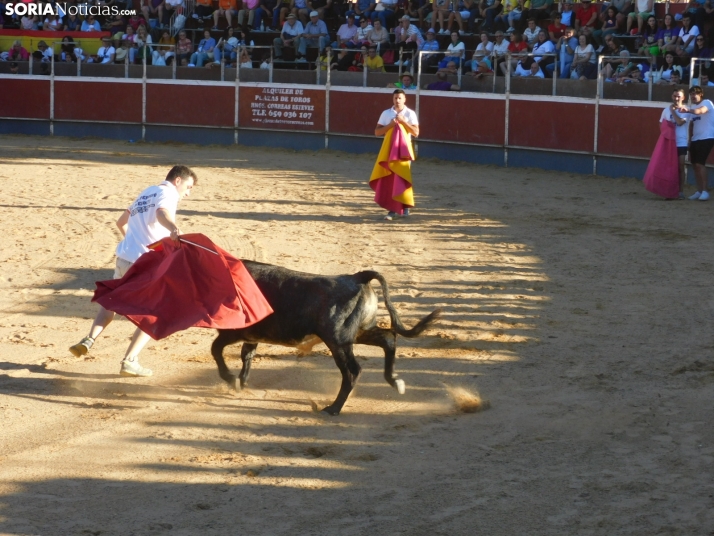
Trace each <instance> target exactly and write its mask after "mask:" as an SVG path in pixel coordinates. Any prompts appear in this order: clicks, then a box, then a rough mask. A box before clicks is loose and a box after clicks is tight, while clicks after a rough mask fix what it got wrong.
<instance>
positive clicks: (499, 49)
mask: <svg viewBox="0 0 714 536" xmlns="http://www.w3.org/2000/svg"><path fill="white" fill-rule="evenodd" d="M493 50H495V51H496V56H504V55H505V54H506V52H508V41H506V40H505V39H504V40H503V41H501V44H500V45H499V44H498V41H496V42H495V43H494V44H493Z"/></svg>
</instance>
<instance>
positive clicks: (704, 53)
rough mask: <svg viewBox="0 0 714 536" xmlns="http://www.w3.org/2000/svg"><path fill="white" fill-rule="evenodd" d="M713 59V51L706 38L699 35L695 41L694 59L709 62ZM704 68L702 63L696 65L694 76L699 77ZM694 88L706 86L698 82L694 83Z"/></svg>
mask: <svg viewBox="0 0 714 536" xmlns="http://www.w3.org/2000/svg"><path fill="white" fill-rule="evenodd" d="M711 57H712V50H711V49H710V48H709V44H708V43H707V40H706V37H704V36H703V35H698V36H697V37H696V39H695V40H694V50H693V51H692V58H703V59H705V60H709V59H710V58H711ZM701 68H702V64H701V62H695V63H694V76H699V71H700V69H701ZM692 85H693V86H705V85H706V84H698V83H697V82H694V81H693V82H692Z"/></svg>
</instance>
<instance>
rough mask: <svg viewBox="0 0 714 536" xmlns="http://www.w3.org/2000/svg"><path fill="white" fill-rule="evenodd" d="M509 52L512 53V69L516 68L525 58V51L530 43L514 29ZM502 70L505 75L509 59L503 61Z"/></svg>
mask: <svg viewBox="0 0 714 536" xmlns="http://www.w3.org/2000/svg"><path fill="white" fill-rule="evenodd" d="M508 52H510V53H511V70H513V69H515V68H516V65H518V62H519V61H520V60H521V59H522V58H525V56H523V53H524V52H526V53H527V52H528V43H526V42H525V41H524V40H523V36H522V35H521V34H520V32H518V31H515V30H514V31H513V33H512V34H511V42H510V43H509V45H508ZM501 72H502V73H503V76H506V74H507V73H508V59H506V60H505V61H504V62H502V63H501Z"/></svg>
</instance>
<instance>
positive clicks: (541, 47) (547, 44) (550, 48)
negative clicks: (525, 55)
mask: <svg viewBox="0 0 714 536" xmlns="http://www.w3.org/2000/svg"><path fill="white" fill-rule="evenodd" d="M533 52H534V53H535V52H540V53H542V54H552V53H553V52H555V45H554V44H553V42H552V41H544V42H542V43H536V44H535V45H533ZM533 59H534V60H535V61H540V60H542V59H543V56H536V57H534V58H533Z"/></svg>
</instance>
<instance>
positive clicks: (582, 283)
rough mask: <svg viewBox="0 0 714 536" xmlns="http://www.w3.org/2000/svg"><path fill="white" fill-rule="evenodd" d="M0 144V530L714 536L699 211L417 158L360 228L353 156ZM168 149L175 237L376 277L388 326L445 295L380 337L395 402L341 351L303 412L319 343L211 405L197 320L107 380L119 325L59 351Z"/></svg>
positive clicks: (705, 227)
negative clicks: (349, 379) (383, 283)
mask: <svg viewBox="0 0 714 536" xmlns="http://www.w3.org/2000/svg"><path fill="white" fill-rule="evenodd" d="M0 159H1V161H2V164H3V165H2V168H0V178H1V179H2V184H3V194H4V195H3V200H2V201H1V202H0V203H2V205H3V206H2V216H0V236H2V248H0V351H1V352H2V353H1V357H0V418H1V419H2V431H0V534H12V535H29V534H41V535H43V536H44V535H86V534H93V535H98V534H101V535H103V536H105V535H118V536H124V535H128V534H133V535H137V536H139V535H154V534H170V535H196V534H201V535H226V534H290V535H302V534H329V535H333V534H341V535H342V534H344V535H363V534H409V535H414V534H418V535H422V534H423V535H432V534H444V535H453V534H492V535H504V536H510V535H516V534H519V535H520V534H524V535H525V534H527V535H541V534H542V535H561V534H562V535H573V534H578V535H581V534H582V535H589V534H603V535H605V534H606V535H612V534H625V535H630V534H632V535H634V534H636V535H654V534H667V535H675V534H681V535H695V534H697V535H698V534H712V533H714V509H713V506H714V498H712V496H713V495H714V481H713V479H712V463H713V462H714V443H713V440H714V431H713V430H712V426H711V425H712V417H711V405H712V399H713V398H714V359H712V349H713V348H714V342H713V341H712V334H711V324H710V317H711V315H712V312H713V311H714V300H713V299H712V297H711V294H712V292H711V289H710V287H711V273H712V270H713V269H714V246H712V245H711V240H710V239H709V233H710V229H711V225H712V220H713V218H712V214H713V212H712V211H713V210H714V207H712V206H711V203H700V202H664V201H660V200H658V199H655V198H654V197H653V196H651V195H649V194H648V193H647V192H645V191H644V189H643V188H642V186H641V184H640V183H638V182H637V181H634V180H629V179H622V180H610V179H604V178H592V177H584V176H575V175H572V176H571V175H568V174H562V173H560V174H559V173H545V172H539V171H534V170H505V169H497V168H491V167H478V166H470V165H457V164H447V163H436V162H427V161H417V163H416V164H415V166H414V173H415V183H416V193H417V209H416V210H415V211H414V212H415V215H414V216H413V217H412V218H410V219H409V220H400V221H396V222H393V223H387V222H384V221H382V220H381V219H380V218H381V216H382V212H381V210H380V209H378V207H376V205H374V204H373V203H372V202H371V190H369V187H368V186H367V182H366V179H367V177H368V176H369V172H370V170H371V167H372V164H373V162H372V159H371V158H370V157H367V156H354V155H346V154H339V153H296V152H291V151H279V150H267V149H255V148H251V149H246V148H223V147H221V148H218V147H209V148H200V147H193V146H184V145H169V144H166V145H142V144H138V145H137V144H129V143H122V142H104V141H95V140H69V139H64V138H54V139H48V138H33V137H9V136H0ZM177 162H180V163H185V164H188V165H190V166H192V167H194V169H195V170H196V171H197V172H198V174H199V184H198V186H197V187H196V188H195V189H194V195H192V197H191V198H190V199H188V200H187V201H185V202H184V203H183V204H182V205H181V207H180V211H179V222H180V226H181V229H182V231H183V232H203V233H205V234H207V235H208V236H210V237H211V238H213V239H214V240H215V241H216V242H217V243H218V244H219V245H221V246H222V247H224V248H225V249H227V250H228V251H231V252H232V253H234V254H236V255H238V256H241V257H243V258H250V259H257V260H261V261H266V262H271V263H275V264H280V265H284V266H287V267H290V268H294V269H298V270H303V271H308V272H316V273H324V274H336V273H348V272H354V271H358V270H362V269H377V270H380V271H381V272H382V273H384V275H385V276H386V277H387V278H388V280H389V281H390V284H391V287H392V289H393V298H394V301H395V303H396V305H397V307H398V309H399V311H400V312H401V314H402V318H403V320H404V321H405V323H407V324H413V323H414V322H415V321H416V320H417V319H418V318H420V317H421V316H423V315H424V314H426V313H427V312H428V311H430V310H432V309H433V308H435V307H437V306H442V307H444V308H445V310H446V314H445V316H444V318H443V321H442V322H441V323H440V324H439V325H438V326H437V328H436V329H433V330H431V331H429V332H427V334H426V335H425V336H423V337H421V338H420V339H418V340H415V341H404V340H400V347H399V350H398V356H399V357H400V359H399V360H398V361H397V368H398V371H399V373H400V375H401V377H402V378H403V379H404V380H405V381H406V384H407V392H406V394H405V395H404V396H399V395H398V394H397V393H396V391H394V390H392V389H391V388H390V387H389V386H388V385H387V384H386V383H385V382H384V380H383V379H382V365H383V359H382V358H381V357H380V355H379V352H378V351H376V350H374V349H371V348H368V347H362V346H358V347H357V349H356V353H357V354H358V355H359V356H360V363H361V364H362V366H363V367H364V370H365V372H364V374H363V375H362V378H361V380H360V384H359V386H358V387H357V389H356V391H355V393H354V394H353V395H352V397H351V398H350V400H349V401H348V402H347V405H346V406H345V409H344V411H343V413H342V415H340V416H339V417H337V418H330V417H327V416H324V415H322V414H319V413H315V412H314V411H313V410H312V406H313V405H314V404H317V405H319V406H323V405H326V404H327V403H328V402H329V401H331V400H332V399H333V398H334V395H335V394H336V392H337V389H338V386H339V373H338V371H337V369H336V367H335V366H334V363H333V362H332V359H331V358H330V357H329V356H328V354H327V352H326V351H325V348H324V346H322V347H318V348H317V352H316V353H315V354H314V355H311V356H308V357H304V358H298V357H297V356H296V354H295V352H294V351H293V350H290V349H285V348H280V347H268V346H262V347H259V349H258V353H259V356H260V358H259V359H257V360H256V362H255V364H254V368H253V372H252V376H251V385H250V388H249V389H247V390H245V391H243V392H241V393H239V394H237V395H235V394H232V393H230V392H228V390H227V389H226V388H225V387H224V386H223V385H222V384H221V383H220V382H219V380H218V377H217V374H216V370H215V366H214V364H213V361H212V359H211V357H210V353H209V347H210V342H211V340H212V338H213V336H214V334H213V332H210V331H208V330H197V329H194V330H189V331H187V332H183V333H180V334H176V335H174V336H172V337H170V338H168V339H166V340H163V341H159V342H157V343H153V344H152V345H150V347H149V348H148V349H147V350H146V351H145V352H144V354H143V356H142V363H143V364H145V365H146V366H148V367H151V368H153V369H154V371H155V376H154V377H152V378H150V379H141V380H136V379H126V378H121V377H119V376H118V374H117V373H118V370H119V360H120V359H121V357H122V356H123V352H124V350H125V347H126V345H127V342H128V337H129V336H130V334H131V332H132V326H131V325H130V324H129V323H128V322H126V321H124V320H121V321H117V322H115V323H114V324H113V325H112V326H110V328H109V329H108V330H107V332H106V336H104V337H103V338H101V339H100V340H99V342H98V343H97V344H96V346H95V347H94V348H93V349H92V352H91V354H90V355H91V357H88V358H87V359H83V360H78V359H75V358H74V357H72V356H71V355H70V354H69V352H68V351H67V347H68V346H70V345H71V344H73V343H75V342H77V341H78V340H79V339H80V338H81V337H82V336H83V335H85V333H86V331H87V330H88V328H89V325H90V323H91V318H93V316H94V314H95V311H96V309H95V306H94V305H93V304H91V303H90V297H91V294H92V290H93V288H94V285H93V282H94V281H96V280H100V279H106V278H110V277H111V274H112V267H113V252H114V248H115V246H116V243H117V241H118V239H119V233H118V231H117V229H116V228H115V227H114V221H115V220H116V218H117V217H118V215H119V213H120V210H121V209H122V208H123V207H125V206H126V205H127V204H128V203H129V202H130V201H131V200H132V199H133V198H134V197H135V196H136V195H137V193H138V192H139V191H140V190H141V189H142V188H143V187H145V186H147V185H149V184H152V183H158V182H160V180H162V178H163V176H164V175H165V173H166V171H167V170H168V168H169V166H170V165H172V164H173V163H177ZM385 316H386V315H385ZM239 350H240V349H239V348H238V347H232V348H231V349H229V356H232V357H233V358H237V357H238V355H239ZM238 363H239V360H238V361H236V360H231V361H230V363H229V364H230V365H231V366H233V367H234V368H235V367H238ZM454 386H460V387H464V388H467V389H469V390H471V391H476V390H477V391H479V392H480V393H481V394H482V395H483V396H484V397H485V398H487V399H489V400H490V401H491V404H492V408H491V409H489V410H487V411H484V412H482V413H475V414H463V413H461V412H459V411H458V410H456V409H455V408H454V404H453V400H452V399H451V398H450V396H449V394H448V388H449V387H454Z"/></svg>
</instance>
